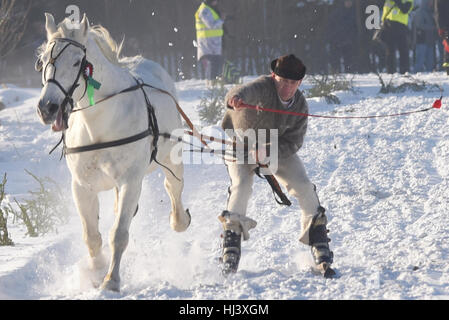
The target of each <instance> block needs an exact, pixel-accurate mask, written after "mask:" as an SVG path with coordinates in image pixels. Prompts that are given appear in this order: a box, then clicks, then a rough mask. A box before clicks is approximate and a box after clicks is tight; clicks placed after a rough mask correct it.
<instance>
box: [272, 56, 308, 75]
mask: <svg viewBox="0 0 449 320" xmlns="http://www.w3.org/2000/svg"><path fill="white" fill-rule="evenodd" d="M271 70H272V71H273V72H274V73H275V74H276V75H278V76H280V77H282V78H287V79H291V80H302V79H303V78H304V76H305V75H306V66H305V65H304V63H302V61H301V60H300V59H298V58H297V57H295V55H293V54H289V55H285V56H282V57H279V58H277V59H274V60H273V61H271Z"/></svg>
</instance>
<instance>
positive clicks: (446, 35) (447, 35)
mask: <svg viewBox="0 0 449 320" xmlns="http://www.w3.org/2000/svg"><path fill="white" fill-rule="evenodd" d="M438 35H439V36H440V37H441V38H442V39H448V38H449V32H448V31H447V30H445V29H438Z"/></svg>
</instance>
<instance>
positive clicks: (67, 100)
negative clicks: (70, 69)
mask: <svg viewBox="0 0 449 320" xmlns="http://www.w3.org/2000/svg"><path fill="white" fill-rule="evenodd" d="M57 41H61V42H67V44H66V45H65V46H64V48H62V50H61V51H60V52H59V53H58V54H57V55H56V56H55V57H53V50H54V48H55V45H56V42H57ZM51 43H53V47H52V48H51V52H50V60H49V61H48V63H47V64H46V65H45V67H43V66H42V60H41V59H40V58H38V60H37V61H36V65H35V69H36V70H37V71H39V72H40V71H42V70H43V72H44V73H43V77H44V83H42V86H45V85H46V84H48V83H53V84H55V85H56V86H57V87H58V88H59V90H61V91H62V93H63V94H64V100H63V101H62V103H61V106H60V107H61V111H62V116H63V124H64V129H67V128H68V114H69V113H68V112H67V111H68V110H66V106H67V104H70V112H71V111H72V110H73V109H74V102H73V93H74V92H75V90H76V88H78V87H79V83H78V81H79V79H80V77H81V75H83V78H84V80H85V81H87V80H86V75H85V70H86V67H87V66H89V65H90V66H91V64H90V63H89V62H88V61H87V58H86V47H85V46H84V45H82V44H81V43H79V42H77V41H74V40H71V39H67V38H54V39H52V40H51V41H50V42H49V44H51ZM70 45H73V46H75V47H78V48H80V49H81V50H83V53H84V56H83V59H82V60H81V63H80V68H79V70H78V73H77V76H76V78H75V81H74V82H73V84H72V85H71V87H70V88H69V89H68V90H66V89H65V88H64V87H63V86H62V85H61V83H59V81H58V80H56V78H55V76H56V65H55V62H56V60H57V59H58V58H59V57H60V56H61V54H62V53H63V52H64V51H65V49H67V48H68V47H69V46H70ZM50 65H52V66H53V75H52V77H51V78H50V79H46V75H47V68H48V67H49V66H50ZM86 89H87V83H86V85H85V90H84V94H83V96H82V97H84V95H85V94H86ZM82 97H81V98H82Z"/></svg>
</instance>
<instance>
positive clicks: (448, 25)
mask: <svg viewBox="0 0 449 320" xmlns="http://www.w3.org/2000/svg"><path fill="white" fill-rule="evenodd" d="M435 22H436V24H437V27H438V29H443V30H446V31H449V1H448V0H435Z"/></svg>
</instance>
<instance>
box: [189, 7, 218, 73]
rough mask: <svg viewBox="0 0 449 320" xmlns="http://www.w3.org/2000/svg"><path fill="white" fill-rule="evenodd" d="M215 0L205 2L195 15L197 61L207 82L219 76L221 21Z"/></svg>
mask: <svg viewBox="0 0 449 320" xmlns="http://www.w3.org/2000/svg"><path fill="white" fill-rule="evenodd" d="M217 5H218V1H217V0H205V1H203V2H202V3H201V5H200V6H199V8H198V10H197V11H196V13H195V27H196V42H197V59H198V61H201V63H202V65H203V68H204V69H205V71H206V78H207V79H208V80H216V78H217V77H219V76H220V75H221V66H222V56H221V55H222V38H223V22H224V21H223V20H222V19H221V18H220V14H219V12H218V10H217Z"/></svg>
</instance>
